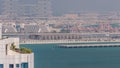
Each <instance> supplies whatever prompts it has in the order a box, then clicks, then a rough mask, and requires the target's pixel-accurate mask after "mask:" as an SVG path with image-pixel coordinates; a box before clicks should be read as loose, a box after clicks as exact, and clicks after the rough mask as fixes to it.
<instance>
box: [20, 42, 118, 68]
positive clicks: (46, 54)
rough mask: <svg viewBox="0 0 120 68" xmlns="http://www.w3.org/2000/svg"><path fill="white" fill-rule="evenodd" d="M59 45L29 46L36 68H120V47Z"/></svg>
mask: <svg viewBox="0 0 120 68" xmlns="http://www.w3.org/2000/svg"><path fill="white" fill-rule="evenodd" d="M56 45H58V44H27V45H21V47H27V48H30V49H32V50H33V52H34V54H35V61H34V62H35V68H120V47H101V48H100V47H99V48H58V47H57V46H56Z"/></svg>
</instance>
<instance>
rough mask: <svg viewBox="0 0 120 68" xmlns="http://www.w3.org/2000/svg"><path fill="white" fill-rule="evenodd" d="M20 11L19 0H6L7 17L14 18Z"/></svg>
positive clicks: (4, 11) (4, 3)
mask: <svg viewBox="0 0 120 68" xmlns="http://www.w3.org/2000/svg"><path fill="white" fill-rule="evenodd" d="M17 12H18V0H4V1H3V12H2V14H3V15H5V17H6V18H10V19H14V18H15V17H17Z"/></svg>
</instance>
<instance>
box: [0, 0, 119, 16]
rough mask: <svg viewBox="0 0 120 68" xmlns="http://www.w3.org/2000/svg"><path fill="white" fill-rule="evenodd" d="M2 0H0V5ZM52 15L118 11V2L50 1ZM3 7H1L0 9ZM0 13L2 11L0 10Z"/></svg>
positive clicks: (98, 0)
mask: <svg viewBox="0 0 120 68" xmlns="http://www.w3.org/2000/svg"><path fill="white" fill-rule="evenodd" d="M1 1H2V0H0V3H2V2H1ZM51 1H52V10H53V15H62V14H64V13H68V12H70V11H91V12H94V11H120V8H119V6H120V5H119V2H120V1H119V0H114V1H113V0H109V1H107V0H92V1H90V0H69V1H68V0H51ZM21 2H22V3H31V4H33V3H36V0H34V1H33V0H29V1H27V0H21V1H20V2H19V3H21ZM2 7H3V6H1V8H2ZM0 11H2V10H1V9H0Z"/></svg>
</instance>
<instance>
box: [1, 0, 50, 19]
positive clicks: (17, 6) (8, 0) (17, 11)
mask: <svg viewBox="0 0 120 68" xmlns="http://www.w3.org/2000/svg"><path fill="white" fill-rule="evenodd" d="M2 14H3V15H5V16H6V17H7V18H12V19H15V18H19V17H32V18H36V17H37V18H39V17H50V16H51V15H52V8H51V0H36V1H35V2H34V3H29V2H28V3H25V2H24V1H22V2H21V0H3V13H2Z"/></svg>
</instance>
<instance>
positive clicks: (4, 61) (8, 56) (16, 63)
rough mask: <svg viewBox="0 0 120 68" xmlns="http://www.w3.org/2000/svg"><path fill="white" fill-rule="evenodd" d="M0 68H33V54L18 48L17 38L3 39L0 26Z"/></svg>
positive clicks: (25, 49)
mask: <svg viewBox="0 0 120 68" xmlns="http://www.w3.org/2000/svg"><path fill="white" fill-rule="evenodd" d="M0 68H34V53H33V52H32V51H31V50H30V49H27V48H20V47H19V38H8V37H6V38H3V37H2V24H0Z"/></svg>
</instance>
